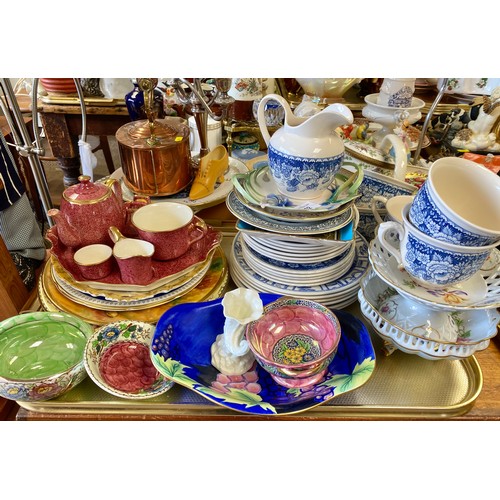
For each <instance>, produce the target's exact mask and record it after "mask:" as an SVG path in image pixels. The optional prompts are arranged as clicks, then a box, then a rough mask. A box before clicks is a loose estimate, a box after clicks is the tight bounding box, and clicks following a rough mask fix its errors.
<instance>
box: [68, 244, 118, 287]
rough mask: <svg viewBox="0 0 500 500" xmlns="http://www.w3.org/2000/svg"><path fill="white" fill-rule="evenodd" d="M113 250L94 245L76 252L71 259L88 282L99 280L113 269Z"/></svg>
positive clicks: (101, 245) (105, 246) (106, 246)
mask: <svg viewBox="0 0 500 500" xmlns="http://www.w3.org/2000/svg"><path fill="white" fill-rule="evenodd" d="M112 256H113V249H112V248H111V247H110V246H108V245H103V244H100V243H96V244H93V245H87V246H84V247H82V248H80V249H79V250H77V251H76V252H75V254H74V256H73V259H74V261H75V263H76V265H77V266H78V269H79V270H80V272H81V273H82V276H83V277H84V278H85V279H88V280H100V279H102V278H105V277H106V276H108V274H110V273H111V270H112V267H113V261H112V258H111V257H112Z"/></svg>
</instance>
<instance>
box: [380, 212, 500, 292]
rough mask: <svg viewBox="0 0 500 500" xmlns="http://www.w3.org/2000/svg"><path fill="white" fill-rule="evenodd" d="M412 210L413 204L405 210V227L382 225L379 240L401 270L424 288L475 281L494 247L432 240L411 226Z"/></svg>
mask: <svg viewBox="0 0 500 500" xmlns="http://www.w3.org/2000/svg"><path fill="white" fill-rule="evenodd" d="M409 209H410V204H408V205H406V206H405V207H404V208H403V212H402V215H403V224H399V223H398V222H393V221H390V222H383V223H382V224H380V226H379V229H378V236H377V237H378V239H379V241H380V244H381V245H382V246H383V247H384V248H385V249H386V250H387V251H388V252H389V253H390V254H392V255H393V256H394V258H395V259H396V261H397V263H398V265H399V267H400V268H404V269H405V270H406V272H407V273H408V274H409V275H410V276H411V277H412V278H413V279H414V280H415V282H417V283H418V284H420V285H421V286H423V287H425V288H429V289H436V290H437V289H442V288H447V287H450V286H453V285H457V284H458V283H461V282H463V281H466V280H468V279H469V278H472V276H473V275H474V274H476V273H477V272H478V271H479V270H480V269H481V266H482V265H483V264H484V262H485V260H486V259H487V258H488V256H489V255H490V252H491V251H492V250H493V248H495V246H494V245H490V246H484V247H467V246H460V245H452V244H451V243H447V242H445V241H440V240H437V239H435V238H431V237H430V236H428V235H426V234H424V233H422V232H421V231H419V230H418V229H417V228H416V227H415V226H413V225H412V224H411V222H410V220H409V218H408V213H409ZM392 232H396V233H397V234H398V236H399V241H400V243H399V244H398V243H396V242H395V241H394V238H390V237H389V235H390V234H391V233H392Z"/></svg>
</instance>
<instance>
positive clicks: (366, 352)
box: [150, 293, 375, 415]
mask: <svg viewBox="0 0 500 500" xmlns="http://www.w3.org/2000/svg"><path fill="white" fill-rule="evenodd" d="M260 296H261V298H262V302H263V303H264V305H266V304H268V303H270V302H273V301H275V300H277V299H278V298H280V297H281V295H275V294H267V293H261V294H260ZM221 302H222V299H217V300H213V301H211V302H202V303H186V304H180V305H178V306H175V307H173V308H171V309H170V310H168V311H167V312H165V314H163V315H162V317H161V318H160V320H159V321H158V324H157V325H156V329H155V332H154V335H153V341H152V343H151V352H150V354H151V359H152V361H153V365H154V366H155V367H156V369H157V370H158V371H159V372H160V373H161V374H162V375H164V376H165V377H167V378H169V379H170V380H172V381H174V382H177V383H178V384H180V385H182V386H184V387H187V388H189V389H191V390H193V391H195V392H196V393H197V394H199V395H201V396H203V397H205V398H207V399H208V400H210V401H212V402H214V403H216V404H219V405H221V406H225V407H227V408H230V409H232V410H235V411H238V412H242V413H250V414H253V415H276V414H281V415H284V414H292V413H299V412H301V411H304V410H308V409H310V408H314V407H315V406H318V405H320V404H323V403H326V402H327V401H329V400H331V399H332V398H334V397H336V396H339V395H340V394H344V393H346V392H349V391H352V390H354V389H357V388H358V387H360V386H361V385H363V384H364V383H365V382H366V381H367V380H368V379H369V378H370V376H371V375H372V373H373V370H374V368H375V351H374V349H373V345H372V343H371V339H370V335H369V333H368V331H367V329H366V327H365V326H364V324H363V323H362V322H361V321H360V320H359V319H357V318H355V317H354V316H353V315H351V314H349V313H347V312H345V311H341V310H334V313H335V314H336V315H337V317H338V318H339V320H340V324H341V327H342V337H341V340H340V344H339V348H338V351H337V354H336V356H335V357H334V359H333V361H332V362H331V364H330V366H329V367H328V372H327V375H326V377H325V379H324V380H323V381H322V382H320V383H319V384H317V385H315V386H313V387H312V388H311V387H310V388H308V389H307V390H305V389H304V390H302V389H287V388H285V387H282V386H280V385H278V384H276V382H274V380H273V379H272V378H271V376H270V375H269V374H268V373H267V372H266V371H265V370H263V369H262V368H260V366H258V365H256V364H255V365H254V366H253V367H252V369H251V370H250V371H248V372H246V373H244V374H243V375H240V376H227V375H223V374H221V373H220V372H219V371H218V370H217V369H216V368H214V367H213V366H212V364H211V361H210V359H211V355H210V347H211V345H212V344H213V342H214V341H215V338H216V336H217V335H219V334H220V333H222V331H223V327H224V321H225V318H224V314H223V310H222V305H221ZM193 318H195V320H194V321H193Z"/></svg>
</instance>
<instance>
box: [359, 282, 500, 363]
mask: <svg viewBox="0 0 500 500" xmlns="http://www.w3.org/2000/svg"><path fill="white" fill-rule="evenodd" d="M358 301H359V304H360V309H361V312H362V314H363V316H365V318H367V319H368V320H369V321H370V322H371V324H372V326H373V328H374V329H375V331H376V332H377V334H378V335H380V336H381V337H382V338H383V339H384V340H385V341H387V342H389V343H391V344H392V345H394V346H395V347H397V348H398V349H400V350H401V351H403V352H406V353H407V354H416V355H418V356H420V357H422V358H425V359H429V360H431V361H437V360H443V359H448V360H458V359H464V358H468V357H469V356H472V355H473V354H474V353H475V352H476V351H483V350H484V349H486V348H487V347H488V346H489V344H490V338H491V337H489V338H486V339H483V340H481V341H479V342H476V343H474V344H451V343H448V344H447V343H443V342H439V341H437V340H432V339H423V338H421V337H418V336H416V335H412V334H409V333H408V332H405V331H404V330H401V329H400V328H398V327H396V326H394V325H393V324H391V323H390V322H389V321H387V320H386V319H385V318H383V317H382V316H380V314H379V313H378V312H377V310H376V309H374V308H373V306H372V305H371V304H370V303H369V302H368V300H367V299H366V297H365V295H364V293H363V290H362V289H360V290H359V291H358ZM493 336H494V335H492V337H493Z"/></svg>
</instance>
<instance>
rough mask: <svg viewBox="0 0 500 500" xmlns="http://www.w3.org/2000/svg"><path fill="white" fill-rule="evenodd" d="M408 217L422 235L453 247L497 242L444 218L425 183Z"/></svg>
mask: <svg viewBox="0 0 500 500" xmlns="http://www.w3.org/2000/svg"><path fill="white" fill-rule="evenodd" d="M409 217H410V220H411V222H412V223H413V224H414V225H415V227H416V228H418V229H420V231H422V232H423V233H425V234H427V235H429V236H431V237H432V238H436V239H437V240H441V241H447V242H448V243H451V244H453V245H464V246H470V247H475V246H477V247H480V246H486V245H492V244H493V243H495V241H496V240H497V238H492V237H488V236H481V235H479V234H475V233H472V232H470V231H467V230H466V229H464V228H461V227H459V226H458V225H457V224H455V223H454V222H453V221H452V220H451V219H449V218H448V217H446V215H445V214H443V212H442V211H441V210H440V209H439V207H437V206H436V204H435V203H434V201H433V200H432V197H431V196H430V194H429V187H428V185H427V182H424V184H423V186H422V187H421V188H420V190H419V192H418V193H417V195H416V196H415V199H414V200H413V203H412V205H411V208H410V213H409Z"/></svg>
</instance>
